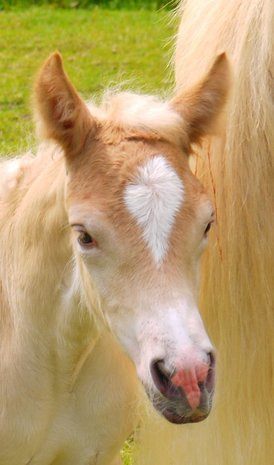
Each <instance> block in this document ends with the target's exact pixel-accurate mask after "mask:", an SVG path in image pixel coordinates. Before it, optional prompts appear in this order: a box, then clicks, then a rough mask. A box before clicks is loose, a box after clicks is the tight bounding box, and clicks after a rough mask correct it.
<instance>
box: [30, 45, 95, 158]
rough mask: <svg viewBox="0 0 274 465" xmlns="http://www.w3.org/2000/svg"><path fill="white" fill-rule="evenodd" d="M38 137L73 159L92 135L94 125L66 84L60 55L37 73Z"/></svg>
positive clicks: (76, 94)
mask: <svg viewBox="0 0 274 465" xmlns="http://www.w3.org/2000/svg"><path fill="white" fill-rule="evenodd" d="M34 92H35V94H34V97H35V109H36V116H37V124H38V133H39V135H40V136H42V137H44V138H50V139H54V140H55V141H56V142H58V143H59V144H61V145H62V147H63V149H64V150H65V154H66V156H73V155H76V154H77V153H78V152H80V151H81V150H82V149H83V146H84V144H85V142H86V141H87V139H88V138H89V137H90V136H92V135H93V134H94V131H95V129H96V122H95V120H94V119H93V117H92V116H91V114H90V113H89V111H88V109H87V107H86V105H85V103H84V101H83V100H82V99H81V97H80V96H79V94H78V93H77V91H76V90H75V89H74V87H73V85H72V84H71V82H70V81H69V79H68V77H67V75H66V73H65V71H64V68H63V63H62V57H61V55H60V54H59V53H53V54H52V55H51V56H50V57H49V58H48V59H47V61H46V62H45V63H44V65H43V66H42V68H41V70H40V72H39V73H38V76H37V80H36V83H35V88H34Z"/></svg>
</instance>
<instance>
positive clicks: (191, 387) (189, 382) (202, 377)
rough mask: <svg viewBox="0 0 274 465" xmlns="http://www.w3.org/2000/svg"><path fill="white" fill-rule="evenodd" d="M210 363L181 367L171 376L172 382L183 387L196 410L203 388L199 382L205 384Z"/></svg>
mask: <svg viewBox="0 0 274 465" xmlns="http://www.w3.org/2000/svg"><path fill="white" fill-rule="evenodd" d="M208 372H209V365H208V364H207V363H200V364H198V365H196V366H192V367H191V368H186V369H180V370H178V371H176V373H175V375H174V376H173V377H172V378H171V382H172V383H173V384H174V385H175V386H177V387H179V388H181V389H182V390H183V392H184V393H185V395H186V398H187V401H188V403H189V405H190V407H191V408H192V410H195V409H196V408H197V407H198V406H199V405H200V402H201V390H200V387H199V384H200V385H201V384H204V383H205V382H206V380H207V378H208Z"/></svg>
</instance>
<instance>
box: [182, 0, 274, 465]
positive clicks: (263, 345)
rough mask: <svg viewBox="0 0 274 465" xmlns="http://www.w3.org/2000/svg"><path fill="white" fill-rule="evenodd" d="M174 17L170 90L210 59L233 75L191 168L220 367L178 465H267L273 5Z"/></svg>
mask: <svg viewBox="0 0 274 465" xmlns="http://www.w3.org/2000/svg"><path fill="white" fill-rule="evenodd" d="M180 13H181V16H182V18H181V25H180V28H179V33H178V36H177V44H176V56H175V68H176V80H177V88H178V89H181V91H182V89H183V88H184V86H188V85H190V84H191V82H193V80H194V79H195V80H196V79H197V77H198V76H199V75H202V74H203V72H204V69H206V68H207V66H208V65H209V63H210V62H211V60H212V57H213V56H215V54H216V51H217V50H225V51H226V52H227V54H228V57H229V60H230V62H231V67H232V73H233V75H234V79H233V80H234V83H233V87H232V92H231V95H230V101H229V105H228V106H227V118H226V122H225V125H224V127H223V130H222V133H221V136H220V137H219V138H214V137H211V138H207V139H206V140H205V142H204V144H203V145H202V148H199V149H197V153H198V157H197V160H196V161H197V164H196V166H195V171H196V173H197V176H198V177H199V179H201V181H202V182H203V184H205V185H206V186H207V188H208V190H209V191H211V193H212V198H213V199H214V203H215V207H216V210H217V221H216V223H217V228H215V231H216V235H215V237H214V235H213V234H212V235H211V238H210V241H211V242H210V247H209V249H208V250H209V253H208V254H206V256H205V261H204V263H203V266H204V272H203V273H202V277H203V278H202V286H201V307H202V309H203V312H204V313H203V317H204V318H205V321H206V324H207V327H208V328H209V332H210V335H211V336H212V338H213V340H214V343H215V344H216V346H217V351H218V360H219V363H220V366H219V371H218V383H219V384H218V389H217V401H216V405H215V409H214V411H213V412H212V415H211V416H210V418H209V419H208V421H207V422H206V424H205V425H199V426H198V427H197V429H196V435H193V437H191V435H189V436H187V435H186V436H185V448H184V451H183V452H182V457H181V463H185V464H192V465H198V464H203V465H215V464H217V465H271V464H272V463H274V440H273V439H274V437H273V431H274V415H273V413H274V377H273V373H274V286H273V282H274V266H273V260H274V240H273V230H274V215H273V206H274V184H273V182H274V94H273V89H274V80H273V76H274V3H273V1H272V0H262V1H261V0H230V1H225V0H216V1H213V2H212V1H211V0H186V1H183V2H182V8H181V10H180ZM205 270H206V271H205ZM213 438H214V439H213ZM197 442H198V443H199V448H197Z"/></svg>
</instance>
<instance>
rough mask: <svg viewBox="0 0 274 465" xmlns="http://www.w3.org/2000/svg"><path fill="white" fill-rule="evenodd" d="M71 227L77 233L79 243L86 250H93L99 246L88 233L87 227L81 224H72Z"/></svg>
mask: <svg viewBox="0 0 274 465" xmlns="http://www.w3.org/2000/svg"><path fill="white" fill-rule="evenodd" d="M71 227H72V228H73V229H74V231H75V232H76V233H77V242H78V244H80V245H81V246H82V247H85V248H86V249H87V248H88V249H91V248H93V247H96V246H97V242H96V241H95V240H94V238H93V237H92V236H91V235H90V234H89V233H88V232H87V231H86V229H85V227H84V226H83V225H81V224H72V225H71Z"/></svg>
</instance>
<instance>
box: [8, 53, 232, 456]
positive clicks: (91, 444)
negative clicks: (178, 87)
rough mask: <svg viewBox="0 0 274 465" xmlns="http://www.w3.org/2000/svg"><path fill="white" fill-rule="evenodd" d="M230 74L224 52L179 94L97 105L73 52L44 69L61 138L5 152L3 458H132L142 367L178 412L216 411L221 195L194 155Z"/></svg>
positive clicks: (40, 91) (169, 408)
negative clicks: (200, 176) (201, 279)
mask: <svg viewBox="0 0 274 465" xmlns="http://www.w3.org/2000/svg"><path fill="white" fill-rule="evenodd" d="M227 81H228V69H227V62H226V58H225V56H224V55H220V56H219V57H218V58H217V60H216V61H215V63H214V65H213V67H212V68H211V70H210V71H209V73H208V75H207V76H206V77H205V78H204V80H203V81H202V82H200V83H198V84H197V86H196V87H195V88H194V89H191V90H190V91H189V92H187V93H184V94H183V95H178V96H177V97H176V98H174V99H173V100H171V101H170V102H167V103H163V102H160V101H158V100H157V99H155V98H152V97H148V96H140V95H135V94H131V93H122V94H118V95H112V96H108V97H107V98H106V99H105V101H104V102H103V104H102V105H101V107H99V108H97V107H95V106H94V105H88V106H87V105H86V104H85V103H84V102H83V101H82V100H81V98H80V97H79V95H78V94H77V92H76V91H75V89H74V87H73V86H72V84H71V83H70V81H69V80H68V78H67V76H66V74H65V73H64V70H63V66H62V61H61V57H60V55H59V54H54V55H52V56H51V57H50V58H49V59H48V60H47V61H46V63H45V64H44V66H43V68H42V69H41V71H40V73H39V75H38V78H37V81H36V86H35V99H36V115H37V121H38V129H39V132H40V134H41V135H42V137H43V138H45V139H51V140H53V141H54V143H55V144H57V145H52V144H49V143H47V144H44V145H42V146H41V147H40V149H39V151H38V154H37V156H36V157H33V158H32V157H30V158H23V159H15V160H13V161H6V162H3V163H2V165H0V173H1V182H0V185H1V189H0V202H1V210H0V233H1V247H0V254H1V260H0V273H1V274H0V277H1V287H0V297H1V301H0V311H1V313H0V315H1V329H0V331H1V359H0V362H1V366H0V370H1V371H0V386H1V396H0V408H1V409H0V411H1V415H0V463H1V465H27V464H29V465H30V464H31V465H113V464H114V463H115V464H116V463H118V462H117V457H118V454H119V449H120V447H121V445H122V443H123V441H124V440H125V439H126V437H127V436H128V435H129V434H130V432H131V431H132V429H133V428H134V413H133V412H134V408H133V407H134V403H135V402H136V398H137V379H138V378H139V380H141V382H142V384H143V386H144V389H145V391H146V392H147V394H148V397H149V399H150V401H151V403H152V404H153V405H154V406H155V408H156V409H157V410H158V411H159V412H160V413H161V414H162V415H163V416H164V417H165V418H166V419H167V420H168V421H170V422H172V423H176V424H180V423H189V422H198V421H201V420H203V419H204V418H206V417H207V415H208V413H209V411H210V408H211V402H212V395H213V390H214V351H213V348H212V345H211V343H210V341H209V339H208V336H207V334H206V331H205V329H204V327H203V324H202V321H201V318H200V315H199V311H198V308H197V303H196V300H197V286H198V263H199V258H200V256H201V253H202V251H203V249H204V247H205V245H206V237H207V233H208V230H209V228H210V225H211V223H212V221H213V208H212V206H211V203H210V201H209V199H208V198H207V195H206V194H205V192H204V190H203V188H202V186H201V185H200V183H199V182H198V181H197V179H196V178H195V177H194V176H193V174H192V173H191V171H190V169H189V165H188V153H189V151H190V144H191V143H193V142H199V139H200V137H202V136H203V135H204V134H205V133H208V132H209V131H210V130H211V128H212V124H213V122H214V120H215V119H216V117H217V114H218V113H219V111H220V109H221V108H222V106H223V103H224V100H225V95H226V89H227V85H228V84H227ZM58 147H59V148H58Z"/></svg>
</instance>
